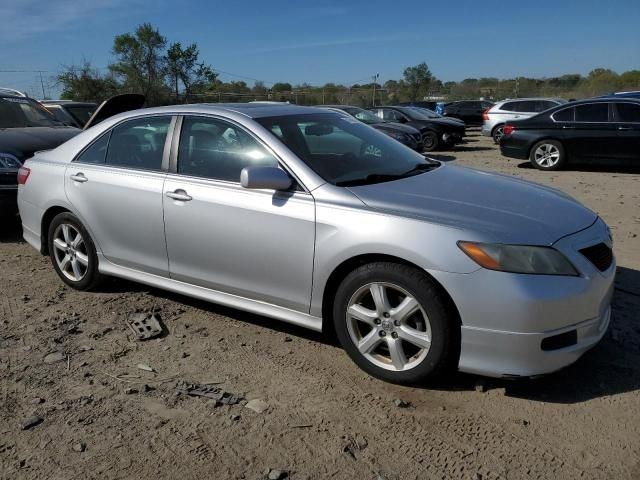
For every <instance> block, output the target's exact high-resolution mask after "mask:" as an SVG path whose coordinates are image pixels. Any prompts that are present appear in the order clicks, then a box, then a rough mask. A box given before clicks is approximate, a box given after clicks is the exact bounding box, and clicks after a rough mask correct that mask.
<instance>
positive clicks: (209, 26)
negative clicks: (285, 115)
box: [0, 0, 640, 97]
mask: <svg viewBox="0 0 640 480" xmlns="http://www.w3.org/2000/svg"><path fill="white" fill-rule="evenodd" d="M0 19H1V23H2V27H1V28H0V86H3V87H13V88H18V89H22V90H27V91H28V92H29V93H30V94H31V95H34V96H36V97H39V96H41V94H42V90H41V88H40V77H39V75H40V74H39V73H32V72H27V73H22V72H15V73H14V72H7V71H8V70H28V71H35V70H43V71H44V73H42V75H43V82H44V83H45V90H46V92H47V94H49V95H54V96H55V95H56V94H58V93H59V88H56V87H55V86H54V85H53V80H52V79H53V77H54V76H55V74H56V72H59V71H60V70H61V69H62V68H63V67H64V66H65V65H74V64H80V63H81V62H82V61H83V60H84V59H86V60H89V61H90V62H91V63H92V64H93V65H94V66H96V67H101V68H104V67H106V66H107V65H108V64H109V63H110V62H111V61H112V60H113V56H112V54H111V48H112V46H113V37H114V36H115V35H117V34H121V33H126V32H132V31H133V30H134V29H135V28H136V26H137V25H139V24H141V23H144V22H150V23H151V24H152V25H154V26H155V27H156V28H158V29H159V30H160V32H161V33H162V34H163V35H164V36H165V37H167V40H168V41H169V42H173V41H179V42H182V44H183V45H184V44H189V43H192V42H196V43H197V44H198V46H199V48H200V54H201V59H202V60H204V61H205V62H206V63H208V64H210V65H211V66H212V67H213V68H214V69H216V70H217V71H219V72H224V73H221V77H220V78H221V79H222V80H225V81H230V80H245V81H246V82H247V83H248V84H249V85H252V84H253V82H254V79H258V80H261V81H264V82H265V84H266V85H267V86H268V85H269V84H270V83H273V82H277V81H287V82H290V83H292V84H294V85H295V84H299V83H303V82H306V83H309V84H312V85H322V84H324V83H326V82H334V83H342V84H346V85H349V84H353V83H363V82H367V81H370V79H371V77H372V76H373V75H374V74H376V73H378V74H380V77H379V81H380V82H384V81H386V80H389V79H399V78H401V77H402V72H403V70H404V69H405V68H406V67H407V66H411V65H415V64H418V63H420V62H423V61H424V62H426V63H427V64H428V65H429V68H430V69H431V71H432V73H433V74H434V75H435V76H436V77H437V78H439V79H441V80H443V81H447V80H462V79H464V78H478V77H483V76H495V77H498V78H513V77H515V76H532V77H548V76H555V75H562V74H565V73H581V74H587V73H588V72H589V71H590V70H592V69H593V68H595V67H605V68H610V69H612V70H615V71H618V72H622V71H625V70H631V69H640V27H639V25H640V0H607V1H605V2H603V1H601V0H599V1H594V0H583V1H580V0H573V1H569V0H555V1H549V0H536V1H535V2H529V1H518V0H512V1H506V0H501V1H494V0H484V1H477V0H475V1H473V0H457V1H455V2H452V1H444V0H443V1H441V0H415V1H414V0H404V1H402V2H393V1H390V0H384V1H378V0H364V1H360V0H356V1H347V0H342V1H334V0H321V1H304V2H302V1H296V0H289V1H283V0H268V1H264V0H235V1H234V0H231V1H229V0H227V1H224V2H221V1H215V0H210V1H206V0H182V1H180V0H178V1H175V0H174V1H168V0H153V1H151V0H147V1H144V0H80V1H79V0H2V1H0Z"/></svg>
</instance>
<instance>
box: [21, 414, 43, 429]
mask: <svg viewBox="0 0 640 480" xmlns="http://www.w3.org/2000/svg"><path fill="white" fill-rule="evenodd" d="M42 422H44V418H42V417H40V416H38V415H33V416H32V417H28V418H25V419H24V420H22V422H21V423H20V426H21V427H22V430H29V429H30V428H33V427H35V426H37V425H40V424H41V423H42Z"/></svg>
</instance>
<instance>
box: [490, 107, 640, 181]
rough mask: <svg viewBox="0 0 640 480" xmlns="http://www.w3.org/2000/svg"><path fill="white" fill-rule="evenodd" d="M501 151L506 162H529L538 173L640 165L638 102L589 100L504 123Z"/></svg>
mask: <svg viewBox="0 0 640 480" xmlns="http://www.w3.org/2000/svg"><path fill="white" fill-rule="evenodd" d="M500 150H501V152H502V154H503V155H505V156H507V157H512V158H520V159H527V158H528V159H529V160H530V161H531V163H532V164H533V166H534V167H536V168H538V169H540V170H559V169H561V168H563V167H565V166H566V165H567V163H568V162H577V161H600V160H615V161H619V162H624V163H626V162H633V164H635V165H640V100H636V99H632V98H612V97H608V98H592V99H589V100H582V101H578V102H571V103H569V104H564V105H560V106H558V107H554V108H552V109H550V110H547V111H545V112H543V113H540V114H538V115H536V116H535V117H531V118H529V119H526V120H519V121H515V122H511V123H508V124H506V125H505V127H504V136H503V137H502V138H501V139H500Z"/></svg>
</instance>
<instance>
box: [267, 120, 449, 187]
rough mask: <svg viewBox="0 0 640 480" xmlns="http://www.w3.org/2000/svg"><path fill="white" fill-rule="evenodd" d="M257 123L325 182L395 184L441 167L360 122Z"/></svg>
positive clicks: (345, 184)
mask: <svg viewBox="0 0 640 480" xmlns="http://www.w3.org/2000/svg"><path fill="white" fill-rule="evenodd" d="M256 121H257V122H258V123H260V124H261V125H262V126H264V127H265V128H266V129H267V130H269V131H270V132H271V133H272V134H273V135H274V136H275V137H276V138H278V139H279V140H280V141H282V142H283V143H284V144H285V145H286V146H287V147H288V148H289V149H290V150H291V151H293V152H294V153H295V154H296V155H297V156H298V157H299V158H300V159H302V160H303V161H304V162H305V163H306V164H307V165H308V166H309V167H311V168H312V169H313V171H315V172H316V173H317V174H318V175H320V176H321V177H322V178H323V179H325V180H326V181H327V182H329V183H332V184H334V185H338V186H353V185H365V184H369V183H379V182H385V181H391V180H397V179H399V178H404V177H407V176H411V175H416V174H420V173H422V172H425V171H427V170H429V169H431V168H435V167H437V166H438V165H440V164H439V163H438V162H434V161H431V160H427V159H425V158H424V157H423V156H422V155H420V154H419V153H416V152H414V151H413V150H411V149H410V148H408V147H405V146H404V145H402V144H401V143H400V142H398V141H396V140H394V139H392V138H391V137H388V136H387V135H385V134H384V133H380V132H379V131H377V130H375V129H373V128H370V127H368V126H366V125H364V124H363V123H361V122H359V121H358V120H356V119H353V118H350V117H344V116H342V115H338V114H334V113H320V114H311V115H282V116H278V117H268V118H257V119H256Z"/></svg>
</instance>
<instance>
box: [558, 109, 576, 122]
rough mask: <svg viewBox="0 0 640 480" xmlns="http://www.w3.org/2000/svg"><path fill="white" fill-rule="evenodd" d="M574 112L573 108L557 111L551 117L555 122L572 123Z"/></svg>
mask: <svg viewBox="0 0 640 480" xmlns="http://www.w3.org/2000/svg"><path fill="white" fill-rule="evenodd" d="M575 110H576V109H575V108H574V107H569V108H564V109H562V110H558V111H557V112H556V113H554V114H553V115H552V116H553V119H554V120H555V121H556V122H573V119H574V116H575Z"/></svg>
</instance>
